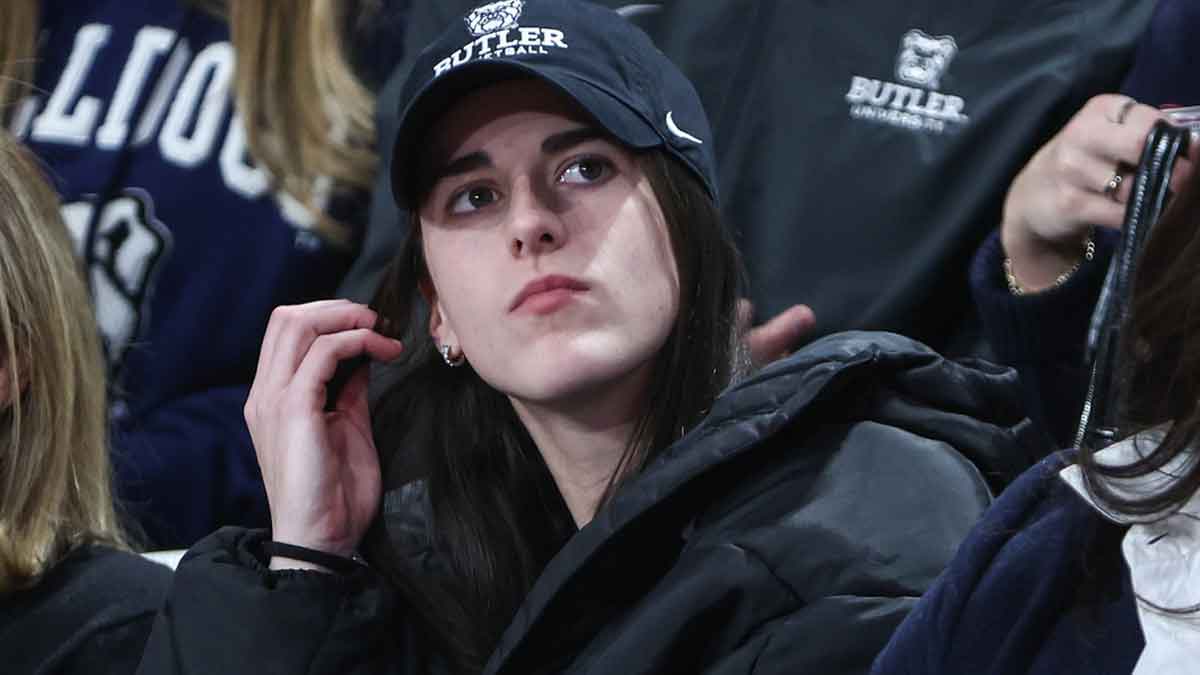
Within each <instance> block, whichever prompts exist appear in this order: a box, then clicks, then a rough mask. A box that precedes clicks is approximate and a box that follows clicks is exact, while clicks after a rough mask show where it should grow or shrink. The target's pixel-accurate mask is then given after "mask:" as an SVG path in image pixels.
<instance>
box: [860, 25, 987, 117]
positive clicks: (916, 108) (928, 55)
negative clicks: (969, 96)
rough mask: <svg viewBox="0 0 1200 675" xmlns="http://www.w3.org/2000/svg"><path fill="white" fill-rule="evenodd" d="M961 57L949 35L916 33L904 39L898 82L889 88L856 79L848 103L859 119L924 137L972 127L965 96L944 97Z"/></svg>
mask: <svg viewBox="0 0 1200 675" xmlns="http://www.w3.org/2000/svg"><path fill="white" fill-rule="evenodd" d="M956 54H958V44H957V43H956V42H955V41H954V38H953V37H951V36H949V35H940V36H937V37H934V36H932V35H929V34H928V33H926V32H925V31H923V30H920V29H917V28H914V29H912V30H910V31H908V32H907V33H905V34H904V36H903V37H902V38H901V39H900V53H899V55H898V56H897V57H896V79H898V80H900V82H904V83H905V84H901V83H900V82H888V81H884V80H880V79H874V78H870V77H863V76H860V75H855V76H853V77H852V78H851V80H850V91H848V92H847V93H846V101H847V102H848V103H849V104H850V116H851V117H853V118H854V119H861V120H867V121H870V122H877V123H880V124H887V125H890V126H894V127H900V128H902V129H910V130H913V131H920V132H924V133H939V134H940V133H944V132H947V131H950V130H952V129H955V128H956V127H961V125H964V124H966V123H967V122H969V121H970V118H969V117H968V116H967V115H966V113H965V112H964V109H965V108H966V102H965V101H964V100H963V99H962V97H960V96H954V95H951V94H943V93H941V92H940V91H938V90H939V89H940V88H941V84H942V77H943V76H944V75H945V74H946V71H947V70H948V69H949V67H950V62H951V61H952V60H953V59H954V56H955V55H956Z"/></svg>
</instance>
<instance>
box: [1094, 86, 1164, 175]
mask: <svg viewBox="0 0 1200 675" xmlns="http://www.w3.org/2000/svg"><path fill="white" fill-rule="evenodd" d="M1125 100H1129V99H1125ZM1110 105H1111V104H1110ZM1163 117H1164V115H1163V113H1162V111H1161V110H1158V109H1157V108H1151V107H1150V106H1148V105H1142V104H1141V103H1138V104H1136V105H1134V106H1133V107H1132V108H1130V109H1129V112H1128V113H1127V114H1126V116H1125V117H1124V119H1123V121H1122V122H1121V123H1120V124H1117V123H1115V122H1113V121H1112V120H1111V119H1109V118H1107V117H1106V118H1104V119H1102V120H1100V121H1098V122H1097V126H1099V128H1098V129H1096V130H1095V132H1094V135H1093V136H1092V140H1093V141H1094V143H1093V144H1092V151H1093V153H1094V154H1095V155H1096V156H1097V158H1098V159H1100V160H1102V161H1105V162H1109V163H1111V164H1112V165H1113V166H1114V167H1115V166H1116V165H1117V164H1118V163H1120V164H1125V165H1127V167H1133V166H1137V163H1138V161H1140V160H1141V158H1142V149H1143V148H1144V147H1145V146H1146V136H1147V135H1148V134H1149V133H1150V129H1151V128H1152V127H1153V126H1154V123H1155V122H1157V121H1158V120H1160V119H1163Z"/></svg>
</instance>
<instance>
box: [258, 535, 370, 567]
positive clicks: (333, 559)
mask: <svg viewBox="0 0 1200 675" xmlns="http://www.w3.org/2000/svg"><path fill="white" fill-rule="evenodd" d="M262 551H263V553H265V554H266V555H267V557H268V562H269V559H270V558H271V557H273V556H280V557H283V558H291V559H292V560H303V561H304V562H307V563H312V564H314V565H320V566H321V567H324V568H326V569H329V570H333V571H334V572H337V573H338V574H352V573H354V572H355V571H356V570H358V569H359V568H361V567H362V565H361V564H359V563H358V562H357V561H355V560H354V559H353V558H346V557H344V556H340V555H334V554H332V553H326V552H324V551H318V550H316V549H311V548H305V547H303V546H293V545H292V544H284V543H281V542H278V541H271V540H267V541H264V542H263V543H262Z"/></svg>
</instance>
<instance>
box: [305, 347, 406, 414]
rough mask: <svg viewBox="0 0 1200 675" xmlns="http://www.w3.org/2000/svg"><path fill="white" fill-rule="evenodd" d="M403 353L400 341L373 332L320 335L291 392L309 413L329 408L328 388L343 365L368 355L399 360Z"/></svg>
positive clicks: (311, 348)
mask: <svg viewBox="0 0 1200 675" xmlns="http://www.w3.org/2000/svg"><path fill="white" fill-rule="evenodd" d="M403 349H404V348H403V346H402V345H401V344H400V342H399V341H398V340H393V339H392V338H389V337H384V336H383V335H380V334H379V333H376V332H375V331H374V330H371V329H370V328H354V329H350V330H342V331H339V332H336V333H327V334H324V335H319V336H317V337H316V338H315V339H313V341H312V343H311V345H310V346H309V348H308V352H307V353H306V354H305V356H304V359H303V361H301V362H300V367H299V368H297V369H296V373H295V375H294V376H293V377H292V380H291V383H290V384H289V385H288V389H289V390H290V391H292V392H293V394H294V395H295V396H297V397H299V399H300V400H299V401H298V403H299V404H300V405H302V406H303V407H304V408H305V409H316V410H321V409H323V408H324V405H325V385H326V383H328V382H329V380H330V378H332V377H333V374H334V372H335V371H336V370H337V366H338V363H339V362H340V361H342V360H343V359H350V358H354V357H356V356H359V355H360V354H366V355H367V356H370V357H371V358H372V359H375V360H377V361H384V362H387V361H392V360H394V359H396V358H397V357H399V356H400V352H401V351H403ZM352 379H353V378H352Z"/></svg>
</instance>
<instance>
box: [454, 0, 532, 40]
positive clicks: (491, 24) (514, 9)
mask: <svg viewBox="0 0 1200 675" xmlns="http://www.w3.org/2000/svg"><path fill="white" fill-rule="evenodd" d="M524 9H525V2H524V0H500V2H493V3H490V4H487V5H483V6H482V7H476V8H475V10H474V11H472V12H471V13H470V14H468V15H467V16H466V22H467V29H468V30H470V31H471V34H472V35H475V36H480V35H487V34H488V33H495V32H496V31H500V30H505V29H508V28H516V27H517V21H518V20H520V18H521V11H522V10H524Z"/></svg>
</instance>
